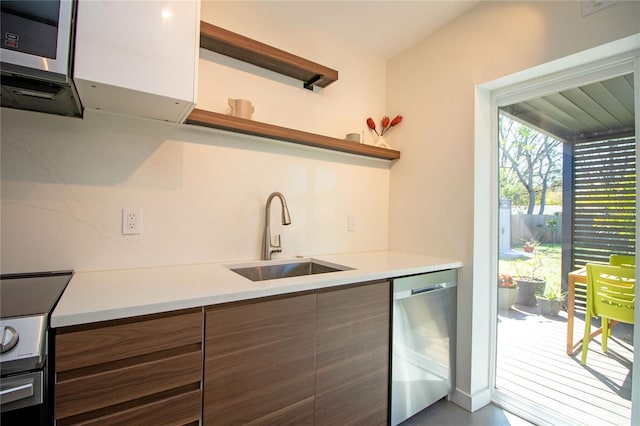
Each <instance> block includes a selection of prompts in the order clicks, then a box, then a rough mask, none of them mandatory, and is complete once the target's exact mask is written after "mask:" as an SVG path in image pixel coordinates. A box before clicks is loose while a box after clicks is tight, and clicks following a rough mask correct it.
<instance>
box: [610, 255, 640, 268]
mask: <svg viewBox="0 0 640 426" xmlns="http://www.w3.org/2000/svg"><path fill="white" fill-rule="evenodd" d="M609 265H611V266H625V267H628V268H629V267H634V268H635V266H636V257H635V256H631V255H627V254H612V255H611V256H609Z"/></svg>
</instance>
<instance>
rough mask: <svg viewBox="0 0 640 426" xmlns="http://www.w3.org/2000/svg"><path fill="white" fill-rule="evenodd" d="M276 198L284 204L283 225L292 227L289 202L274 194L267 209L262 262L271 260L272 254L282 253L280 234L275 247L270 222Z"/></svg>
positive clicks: (280, 194)
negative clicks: (272, 204) (273, 202)
mask: <svg viewBox="0 0 640 426" xmlns="http://www.w3.org/2000/svg"><path fill="white" fill-rule="evenodd" d="M274 197H278V198H279V199H280V204H282V224H283V225H291V216H289V208H288V207H287V200H285V199H284V195H282V193H280V192H273V193H271V195H269V198H267V207H266V211H265V215H264V236H263V238H262V260H271V254H272V253H280V252H281V251H282V243H281V241H280V234H278V244H277V245H275V246H274V245H273V244H272V242H271V227H270V226H269V222H270V221H271V201H272V200H273V198H274Z"/></svg>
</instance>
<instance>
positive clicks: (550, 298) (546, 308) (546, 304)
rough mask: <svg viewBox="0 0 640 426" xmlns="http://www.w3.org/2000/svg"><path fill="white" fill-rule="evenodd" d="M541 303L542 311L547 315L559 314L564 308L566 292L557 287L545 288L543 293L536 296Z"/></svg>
mask: <svg viewBox="0 0 640 426" xmlns="http://www.w3.org/2000/svg"><path fill="white" fill-rule="evenodd" d="M536 298H537V300H538V304H539V305H540V313H541V314H542V315H546V316H551V317H554V316H557V315H558V313H559V312H560V308H562V303H563V302H564V298H565V293H561V292H560V291H559V290H557V289H555V288H545V291H544V292H543V293H540V294H538V295H537V296H536Z"/></svg>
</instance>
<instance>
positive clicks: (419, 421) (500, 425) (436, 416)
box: [402, 399, 531, 426]
mask: <svg viewBox="0 0 640 426" xmlns="http://www.w3.org/2000/svg"><path fill="white" fill-rule="evenodd" d="M529 425H531V423H529V422H527V421H525V420H522V419H521V418H519V417H517V416H515V415H513V414H511V413H509V412H507V411H504V410H502V409H501V408H499V407H496V406H495V405H493V404H490V405H487V406H486V407H483V408H481V409H479V410H477V411H476V412H474V413H469V412H468V411H466V410H465V409H463V408H460V407H459V406H457V405H456V404H454V403H452V402H448V401H446V400H444V399H441V400H440V401H438V402H436V403H435V404H433V405H431V406H430V407H428V408H426V409H424V410H423V411H421V412H419V413H418V414H416V415H415V416H413V417H411V418H410V419H408V420H406V421H405V422H403V423H402V426H529Z"/></svg>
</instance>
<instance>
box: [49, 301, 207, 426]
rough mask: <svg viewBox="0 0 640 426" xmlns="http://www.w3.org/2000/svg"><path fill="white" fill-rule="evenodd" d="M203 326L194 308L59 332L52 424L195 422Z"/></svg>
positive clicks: (198, 403) (198, 311)
mask: <svg viewBox="0 0 640 426" xmlns="http://www.w3.org/2000/svg"><path fill="white" fill-rule="evenodd" d="M202 323H203V313H202V310H201V309H197V310H190V311H188V312H184V311H183V312H180V313H167V314H161V315H153V316H146V317H141V318H138V319H128V320H117V321H109V322H104V323H98V324H95V325H89V326H78V327H68V328H62V329H59V330H58V331H57V335H56V350H55V371H56V384H55V418H56V421H57V424H58V425H70V424H96V425H106V424H154V425H161V424H162V425H164V424H190V423H196V424H197V422H198V421H199V420H200V418H201V412H202V407H201V405H202V403H201V401H202V396H201V381H202Z"/></svg>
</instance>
